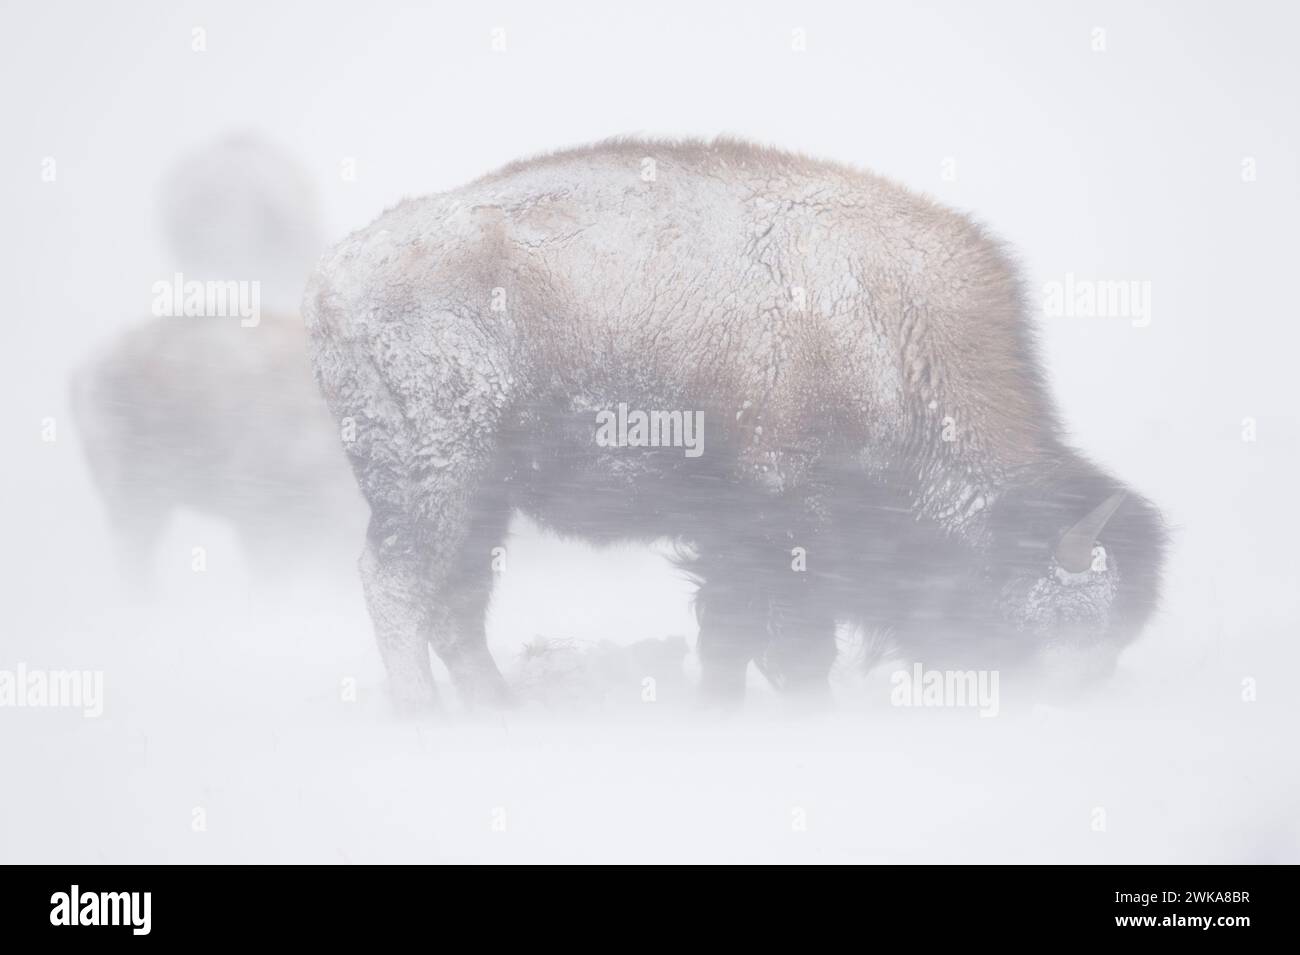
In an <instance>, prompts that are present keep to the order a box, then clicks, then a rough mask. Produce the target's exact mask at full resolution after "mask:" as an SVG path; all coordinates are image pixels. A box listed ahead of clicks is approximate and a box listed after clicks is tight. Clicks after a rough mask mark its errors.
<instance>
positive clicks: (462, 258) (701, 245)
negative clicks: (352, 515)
mask: <svg viewBox="0 0 1300 955" xmlns="http://www.w3.org/2000/svg"><path fill="white" fill-rule="evenodd" d="M304 310H305V314H306V317H307V321H308V327H309V330H310V332H311V335H312V340H313V343H314V357H315V363H316V368H317V374H318V377H319V380H320V382H321V385H322V387H323V389H324V392H325V395H326V398H327V400H328V402H329V405H330V407H331V409H332V410H333V412H334V414H335V416H336V417H337V418H339V419H341V420H344V421H349V422H351V423H352V424H353V425H354V426H355V440H353V441H351V442H349V443H348V445H347V449H348V453H349V455H350V457H351V460H352V464H353V468H354V470H355V472H356V474H357V477H358V479H359V481H360V485H361V489H362V491H363V493H364V495H365V497H366V498H367V500H368V501H369V502H370V506H371V512H372V513H371V520H370V528H369V532H368V547H367V551H366V555H365V557H364V558H363V570H362V575H363V582H364V585H365V590H366V595H367V599H368V603H369V607H370V611H371V615H372V618H373V621H374V624H375V628H376V631H377V635H378V639H379V645H380V649H381V651H382V653H383V657H384V661H385V663H386V665H387V668H388V672H389V676H390V679H391V680H392V681H393V683H394V688H395V690H396V691H397V694H398V696H399V699H401V700H403V701H405V702H417V703H418V702H424V701H431V700H432V699H433V697H434V686H433V680H432V676H431V671H430V663H429V657H428V646H429V645H430V644H431V645H432V646H433V648H434V649H435V650H436V651H437V652H438V653H439V655H440V656H441V657H442V659H443V660H444V661H445V662H446V664H447V666H448V668H449V670H450V672H451V674H452V676H453V679H454V680H455V681H456V683H457V685H458V686H459V687H460V688H461V689H462V691H463V692H465V693H467V694H468V696H469V697H470V699H485V698H486V699H491V700H501V699H504V698H505V696H506V688H505V685H504V682H503V681H502V679H501V676H500V674H499V671H498V670H497V668H496V665H495V664H494V662H493V660H492V659H491V657H490V655H489V654H488V650H487V644H486V639H485V633H484V616H485V610H486V606H487V601H488V598H489V595H490V591H491V583H492V574H491V569H490V567H491V552H492V550H493V548H494V547H496V546H497V545H499V544H500V543H501V541H502V538H503V536H504V534H505V531H506V527H507V523H508V521H509V517H510V514H511V512H512V510H515V509H518V510H521V511H523V512H525V513H527V514H529V515H530V516H532V517H533V518H535V519H536V520H538V521H540V522H541V523H542V524H543V525H544V526H547V527H550V528H552V529H554V530H555V531H557V532H559V533H561V534H565V535H570V536H574V537H578V538H583V539H587V540H591V541H594V542H597V543H600V542H608V541H613V540H622V539H653V538H661V537H677V538H682V539H684V540H686V541H688V542H689V544H690V546H689V548H685V549H686V550H688V551H689V553H690V555H691V559H690V570H691V573H692V574H693V575H694V576H695V577H696V578H697V579H698V581H699V588H700V589H699V594H698V609H699V613H700V637H699V653H700V657H701V664H702V667H703V671H702V679H703V684H704V690H705V692H706V693H707V694H708V695H709V696H711V697H713V698H715V699H721V700H728V699H733V700H734V699H736V698H738V697H739V696H740V695H741V694H742V693H743V687H744V674H745V670H746V667H747V665H748V664H749V662H750V661H751V660H752V661H755V662H757V663H758V664H759V666H760V667H761V669H762V670H763V671H764V672H765V673H766V674H767V675H768V677H769V678H770V679H771V680H772V681H773V683H775V684H776V685H777V686H779V687H782V688H785V689H788V690H792V691H796V692H800V693H812V694H819V693H821V692H823V691H824V689H825V687H826V684H827V673H828V670H829V668H830V665H831V662H832V660H833V657H834V653H835V642H834V628H835V624H836V622H837V621H853V622H857V623H860V624H864V625H867V626H869V627H872V628H874V629H876V630H878V631H882V632H885V633H887V634H888V635H889V636H890V638H891V639H892V641H893V647H892V650H893V651H894V652H896V653H897V654H898V655H901V656H903V657H909V658H912V659H916V660H920V661H922V662H924V663H925V664H926V665H929V666H945V665H960V666H985V667H992V666H997V667H1025V668H1026V669H1029V670H1036V669H1040V668H1041V667H1042V666H1043V665H1048V666H1055V667H1056V668H1057V669H1058V670H1059V669H1060V668H1061V666H1062V665H1064V666H1065V667H1066V668H1067V671H1068V672H1069V673H1070V674H1073V675H1076V676H1078V677H1079V678H1086V677H1089V676H1093V675H1096V674H1098V673H1103V672H1105V671H1106V670H1107V669H1108V668H1109V666H1110V665H1111V664H1112V663H1113V661H1114V658H1115V655H1116V653H1117V652H1118V650H1119V648H1121V647H1122V646H1123V645H1124V644H1126V643H1127V642H1129V641H1130V640H1132V639H1133V638H1134V637H1135V636H1136V635H1137V634H1138V633H1139V631H1140V629H1141V627H1142V626H1143V624H1144V622H1145V621H1146V619H1147V617H1148V616H1149V614H1150V613H1151V611H1152V609H1153V607H1154V604H1155V600H1156V590H1157V583H1158V576H1159V571H1160V564H1161V554H1162V548H1163V534H1162V529H1161V523H1160V520H1159V517H1158V515H1157V513H1156V511H1155V510H1154V509H1153V508H1152V507H1151V505H1149V504H1148V503H1147V502H1146V501H1145V500H1143V499H1142V498H1141V497H1140V496H1139V495H1137V494H1136V493H1133V492H1131V491H1129V490H1127V489H1126V488H1124V487H1123V485H1121V484H1120V483H1119V482H1118V481H1117V480H1115V479H1114V478H1112V477H1110V476H1108V475H1106V474H1104V473H1103V472H1101V471H1100V470H1099V469H1097V468H1096V467H1094V466H1093V465H1091V464H1090V463H1088V462H1087V461H1086V460H1084V459H1083V458H1082V457H1081V456H1080V455H1079V454H1077V453H1076V452H1074V451H1073V450H1071V449H1070V448H1068V447H1067V446H1066V445H1065V444H1064V443H1063V441H1062V439H1061V437H1060V428H1059V425H1058V423H1057V419H1056V415H1055V413H1054V411H1053V408H1052V404H1051V401H1050V399H1049V397H1048V393H1047V390H1046V388H1045V386H1044V382H1043V377H1042V371H1041V368H1040V365H1039V362H1038V360H1037V358H1036V355H1035V350H1034V347H1033V340H1032V334H1031V329H1030V327H1029V324H1028V322H1027V319H1026V315H1025V310H1024V308H1023V305H1022V302H1021V299H1020V295H1019V292H1018V286H1017V280H1016V277H1015V275H1014V272H1013V269H1012V267H1011V265H1010V263H1009V262H1008V260H1007V258H1006V257H1005V255H1004V254H1003V253H1002V251H1001V250H1000V248H999V247H998V245H997V244H996V243H995V242H994V241H993V240H991V239H990V238H989V237H988V236H986V235H985V234H984V233H983V232H982V231H981V230H980V229H979V227H977V226H976V225H974V224H973V223H972V222H970V221H969V220H968V219H966V218H964V217H963V216H961V215H958V214H956V213H954V212H951V211H949V210H946V209H944V208H941V207H939V206H937V205H935V204H933V203H931V202H930V201H928V200H926V199H923V198H920V197H918V196H915V195H913V194H911V193H909V192H907V191H905V190H904V189H902V188H900V187H899V186H896V185H894V184H892V183H890V182H888V181H885V180H883V179H880V178H877V177H875V176H872V175H868V174H865V173H862V172H859V171H856V170H854V169H851V168H847V167H844V166H840V165H836V164H832V163H826V162H818V161H814V160H810V159H807V158H804V157H800V156H796V155H791V154H787V153H783V152H779V151H774V150H769V149H763V148H759V147H755V146H751V145H748V144H745V143H740V142H732V141H714V142H712V143H699V142H686V143H661V142H640V141H615V142H610V143H604V144H600V145H596V146H592V147H588V148H583V149H577V150H572V151H568V152H562V153H558V154H554V155H549V156H544V157H541V158H538V159H534V160H530V161H526V162H521V163H516V164H513V165H510V166H507V167H506V168H505V169H502V170H500V171H499V172H496V173H494V174H492V175H489V176H487V177H485V178H483V179H480V180H478V181H476V182H474V183H471V184H470V185H468V186H465V187H463V188H461V189H459V190H456V191H454V192H450V193H445V194H442V195H436V196H431V197H428V198H424V199H419V200H409V201H406V202H403V203H402V204H400V205H399V206H397V207H396V208H394V209H392V210H391V211H389V212H387V213H385V214H384V215H383V216H381V217H380V218H379V219H378V220H377V221H376V222H375V223H374V224H372V225H371V226H369V227H368V228H366V229H363V230H361V231H359V232H357V233H355V234H353V235H352V236H350V237H349V238H348V239H346V240H345V241H344V242H342V243H341V244H340V245H339V246H338V247H337V248H336V249H335V250H334V251H333V252H332V253H331V254H329V255H327V256H326V257H325V258H324V259H323V261H322V263H321V265H320V266H319V268H318V271H317V274H316V276H315V278H314V280H313V281H312V283H311V284H310V285H309V287H308V290H307V293H306V297H305V300H304ZM656 411H657V412H660V414H659V415H658V416H657V418H656V420H657V421H658V422H659V423H660V424H661V425H662V424H663V423H664V422H665V421H666V422H677V421H681V422H686V421H689V422H691V423H693V424H694V425H695V426H696V429H697V431H698V432H699V433H698V434H697V435H696V436H695V438H696V441H695V445H694V446H693V447H682V446H677V447H673V446H664V442H663V441H656V440H654V439H653V438H654V437H655V436H651V437H649V438H648V437H647V435H646V434H645V433H644V432H640V431H638V430H637V428H638V426H637V425H633V427H632V428H631V429H629V428H628V427H627V426H626V421H627V420H628V419H630V418H634V417H636V416H637V415H638V414H639V415H644V416H646V417H649V416H651V415H652V413H653V412H656ZM613 414H617V415H618V416H619V418H620V421H622V422H624V423H623V424H620V426H619V427H618V428H617V429H612V430H613V432H614V434H615V437H614V439H613V440H611V429H610V428H608V427H607V425H608V423H609V421H610V416H611V415H613ZM674 416H675V417H674ZM668 434H669V438H670V440H668V442H667V444H669V445H672V444H673V443H674V440H675V439H673V438H672V436H673V435H677V436H678V437H681V436H682V434H683V431H682V430H681V429H676V428H670V429H668ZM657 437H659V438H662V437H663V434H662V433H660V434H658V435H657ZM701 438H702V440H700V439H701ZM677 443H678V444H681V443H682V442H680V441H678V442H677ZM1062 661H1064V663H1062Z"/></svg>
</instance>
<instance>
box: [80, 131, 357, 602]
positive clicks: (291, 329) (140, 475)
mask: <svg viewBox="0 0 1300 955" xmlns="http://www.w3.org/2000/svg"><path fill="white" fill-rule="evenodd" d="M162 205H163V212H164V225H165V233H166V236H167V240H168V241H167V247H168V263H167V268H166V274H167V276H168V278H167V280H165V281H162V282H160V283H159V284H158V285H157V286H155V288H156V289H159V288H161V289H165V290H168V291H170V285H171V284H172V276H173V275H174V274H175V273H176V272H180V274H181V275H182V276H184V277H185V279H186V281H187V282H199V283H203V282H211V283H213V284H214V285H216V286H217V287H218V288H219V289H222V288H224V287H225V285H226V284H227V283H228V282H229V283H235V284H239V283H243V284H244V285H245V286H246V287H254V288H255V289H256V290H257V293H258V294H257V298H256V300H257V301H258V302H259V304H264V305H265V306H266V310H265V313H264V314H263V313H261V312H260V311H259V312H258V313H257V314H251V313H250V314H243V315H240V314H202V315H194V314H171V313H169V314H161V315H155V317H152V318H149V319H147V320H145V321H143V322H140V323H138V324H136V325H135V326H133V327H131V328H129V329H127V330H125V331H123V332H121V333H120V334H118V335H116V336H115V337H114V338H113V339H112V340H111V341H110V342H108V343H107V344H106V345H105V346H104V347H103V348H102V349H101V350H99V351H98V352H97V353H96V354H95V355H94V356H93V357H92V358H91V359H90V360H89V361H87V362H86V363H85V364H83V365H82V366H80V367H79V368H77V370H76V371H75V372H74V373H73V375H72V379H71V381H70V392H71V394H70V397H71V404H72V408H73V413H74V416H75V420H76V424H77V430H78V432H79V437H80V439H81V444H82V448H83V450H84V452H85V457H86V462H87V465H88V467H89V470H90V476H91V479H92V481H93V482H94V484H95V486H96V488H97V490H98V491H99V493H100V496H101V498H102V499H103V502H104V505H105V509H106V511H107V516H108V521H109V526H110V529H111V531H112V533H113V537H114V541H115V543H116V545H117V550H118V563H119V565H120V567H121V569H122V571H123V574H124V576H125V578H126V579H127V581H128V582H129V583H130V584H131V585H132V586H133V589H136V590H137V591H140V590H144V589H145V588H146V587H147V585H148V583H149V580H150V575H149V565H150V562H151V559H152V555H153V550H154V546H155V543H156V541H157V539H158V537H159V536H160V534H161V533H162V532H163V531H164V529H165V527H166V525H167V522H168V520H169V519H170V517H171V515H172V514H173V513H174V512H175V511H176V510H177V509H178V508H182V507H183V508H189V509H192V510H195V511H198V512H201V513H204V514H206V515H209V516H214V517H217V518H220V519H224V520H226V521H228V522H230V523H231V524H232V525H233V527H234V529H235V531H236V533H237V534H238V536H239V539H240V542H241V544H242V546H243V549H244V552H245V556H246V559H247V561H248V563H249V564H250V566H251V568H252V570H253V572H254V574H255V575H257V576H258V577H259V578H267V577H270V578H273V579H281V578H284V577H286V576H291V575H292V574H293V572H294V571H296V570H301V569H303V567H304V565H309V566H318V565H320V564H321V563H323V562H322V561H320V560H318V559H319V558H324V562H328V560H329V559H330V558H331V556H333V555H334V554H335V553H336V552H338V551H339V545H338V544H337V540H338V538H339V536H340V533H341V528H342V527H344V526H346V525H347V524H348V523H349V522H351V523H354V524H355V525H356V527H357V530H356V533H360V529H361V528H362V527H364V516H363V512H364V507H363V505H362V503H361V502H360V501H359V500H358V495H357V491H356V485H355V482H354V481H353V480H352V477H351V475H350V474H349V473H348V468H347V464H346V461H345V459H344V458H343V455H342V454H341V453H340V451H339V443H338V434H337V432H336V430H335V425H334V422H333V421H332V420H331V419H330V416H329V414H328V412H327V411H326V410H325V408H324V407H322V404H321V399H320V392H319V390H318V389H317V387H316V384H315V382H314V381H313V378H312V370H311V363H310V360H309V358H308V351H307V334H306V331H305V329H304V327H303V323H302V318H301V316H300V315H299V314H298V312H297V309H298V300H299V298H300V297H301V294H302V287H303V284H304V283H305V282H306V279H307V274H308V272H309V271H310V270H311V262H312V259H313V257H314V256H315V255H316V254H317V252H318V251H319V248H320V243H321V240H320V234H321V226H320V224H319V221H318V220H319V216H318V212H317V209H316V205H315V200H314V198H313V196H312V193H311V190H310V188H309V186H308V184H307V179H306V177H305V176H304V174H303V173H302V170H301V169H300V168H299V167H298V165H297V164H296V163H295V162H294V161H293V160H292V159H291V158H289V157H288V156H286V155H285V154H284V153H282V152H281V151H279V150H278V149H276V148H275V147H273V146H272V145H270V144H268V143H266V142H264V141H263V140H261V139H260V138H256V137H252V136H249V135H237V136H234V137H230V138H226V139H223V140H220V141H217V142H215V143H212V144H209V145H206V146H204V147H203V148H201V149H200V150H198V151H197V152H195V153H193V154H191V155H189V156H187V157H185V158H184V159H182V160H181V161H180V162H179V163H177V164H176V166H175V167H174V168H173V169H172V170H171V171H170V173H169V174H168V175H167V177H166V178H165V180H164V185H163V190H162ZM254 283H255V284H254ZM234 298H235V297H233V296H232V297H231V300H230V301H227V302H226V304H233V299H234ZM157 301H158V299H155V304H156V303H157ZM168 304H169V305H172V306H175V305H176V304H177V303H175V302H169V303H168ZM243 304H248V302H247V301H245V302H244V303H243ZM354 515H361V516H354ZM353 547H354V545H351V544H349V545H348V548H349V550H351V549H352V548H353ZM187 557H188V555H187ZM349 557H350V554H349ZM324 565H325V566H328V563H324ZM344 566H345V567H346V566H347V565H346V564H344Z"/></svg>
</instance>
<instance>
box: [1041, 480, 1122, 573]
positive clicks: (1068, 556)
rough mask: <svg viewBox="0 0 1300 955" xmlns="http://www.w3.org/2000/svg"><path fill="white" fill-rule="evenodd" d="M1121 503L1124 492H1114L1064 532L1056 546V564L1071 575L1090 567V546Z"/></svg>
mask: <svg viewBox="0 0 1300 955" xmlns="http://www.w3.org/2000/svg"><path fill="white" fill-rule="evenodd" d="M1122 503H1124V492H1123V491H1116V492H1115V493H1114V494H1112V495H1111V496H1110V497H1108V498H1106V500H1104V501H1102V502H1101V503H1100V504H1098V505H1097V506H1096V507H1095V508H1093V510H1092V511H1090V512H1089V514H1088V516H1087V517H1085V518H1084V519H1083V520H1081V521H1079V523H1077V524H1075V525H1074V526H1073V527H1071V528H1070V529H1069V530H1068V531H1066V532H1065V536H1064V537H1062V538H1061V543H1059V544H1057V545H1056V562H1057V563H1058V564H1060V565H1061V566H1062V567H1064V568H1065V569H1066V570H1068V571H1069V572H1070V573H1072V574H1081V573H1083V572H1084V571H1085V570H1087V569H1088V568H1089V567H1091V566H1092V545H1093V543H1094V542H1095V541H1096V540H1097V537H1098V535H1100V534H1101V529H1102V528H1103V527H1105V526H1106V522H1107V521H1108V520H1110V519H1111V518H1112V517H1114V516H1115V512H1116V511H1117V510H1118V509H1119V506H1120V504H1122Z"/></svg>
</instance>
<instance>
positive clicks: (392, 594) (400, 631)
mask: <svg viewBox="0 0 1300 955" xmlns="http://www.w3.org/2000/svg"><path fill="white" fill-rule="evenodd" d="M509 519H510V510H509V507H508V506H507V505H506V502H505V500H504V495H501V494H498V493H495V491H491V490H488V491H484V492H482V493H480V494H477V495H475V496H474V498H473V499H472V502H471V504H470V505H469V506H468V507H467V508H465V509H464V511H463V513H462V514H460V515H458V519H455V520H449V521H446V522H444V523H442V524H441V525H439V526H437V527H436V528H434V527H430V526H427V525H420V524H410V523H406V522H404V521H402V520H398V521H396V522H394V521H393V520H391V519H388V520H386V519H384V518H383V517H382V516H375V517H372V518H371V522H370V529H369V530H368V532H367V539H366V550H365V553H364V554H363V555H362V559H361V580H362V586H363V588H364V590H365V594H366V603H367V606H368V608H369V610H370V616H371V619H372V621H373V622H374V625H375V634H376V637H377V638H378V642H379V650H380V654H381V655H382V657H383V660H384V666H385V668H386V669H387V671H388V676H389V683H390V687H391V689H392V693H393V696H394V700H395V702H396V703H397V706H398V708H399V709H400V710H403V711H406V712H410V711H418V710H421V709H425V708H427V707H430V706H432V705H435V704H436V700H437V692H436V689H435V687H434V680H433V672H432V669H431V667H430V663H429V649H430V647H432V648H433V650H435V651H436V652H437V654H438V656H439V658H441V660H442V661H443V663H444V664H446V666H447V670H448V672H449V673H450V674H451V678H452V682H453V683H454V684H455V686H456V689H457V691H458V693H459V694H460V696H461V698H462V700H463V702H464V703H465V704H466V706H469V707H474V706H476V705H480V704H487V705H490V706H501V705H505V704H507V703H508V702H509V691H508V690H507V687H506V683H505V680H504V679H503V677H502V676H501V672H500V670H498V669H497V665H496V663H495V661H494V660H493V659H492V655H491V654H490V653H489V652H488V645H487V631H486V626H485V624H486V617H487V605H488V601H489V599H490V598H491V595H492V586H493V582H494V573H493V562H494V560H495V558H496V554H495V553H494V549H495V548H496V547H498V546H500V544H501V543H502V542H503V541H504V539H505V535H506V530H507V528H508V525H509Z"/></svg>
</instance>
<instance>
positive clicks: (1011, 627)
mask: <svg viewBox="0 0 1300 955" xmlns="http://www.w3.org/2000/svg"><path fill="white" fill-rule="evenodd" d="M1099 490H1101V489H1100V488H1099V487H1098V486H1097V484H1096V483H1094V482H1093V481H1086V482H1083V483H1082V486H1080V485H1073V486H1068V489H1065V490H1063V489H1062V486H1061V485H1057V486H1056V487H1055V488H1053V489H1051V490H1047V489H1041V491H1042V492H1040V493H1033V494H1029V495H1025V496H1023V497H1021V498H1019V499H1018V500H1016V501H1014V502H1012V503H1011V504H1010V506H1009V507H1008V508H1007V509H1006V510H1005V511H1004V512H1003V514H1002V515H1001V520H1000V522H999V525H1000V526H998V527H997V528H996V530H995V534H996V536H997V543H996V544H995V545H994V547H993V549H992V555H993V558H994V560H993V567H992V568H991V574H992V576H993V579H994V583H995V588H994V592H995V593H996V600H997V603H998V607H997V615H998V616H999V617H1000V618H1001V620H1002V624H1001V626H1002V628H1003V629H1004V631H1009V632H1010V633H1012V634H1015V635H1016V636H1015V638H1014V639H1015V642H1016V643H1017V644H1019V645H1021V646H1022V647H1023V648H1025V649H1026V650H1028V651H1032V653H1033V654H1034V655H1035V656H1036V657H1037V658H1038V660H1039V662H1040V663H1041V665H1042V667H1043V670H1044V674H1045V675H1046V676H1047V677H1049V678H1050V679H1051V680H1052V681H1053V682H1059V683H1064V684H1070V685H1074V684H1079V683H1084V682H1087V681H1089V680H1091V679H1094V678H1097V677H1099V676H1104V675H1105V674H1107V673H1108V672H1110V670H1111V669H1113V667H1114V664H1115V661H1116V659H1117V657H1118V654H1119V651H1120V649H1121V648H1122V647H1123V646H1124V645H1125V644H1127V643H1128V642H1129V641H1130V640H1132V639H1133V638H1134V637H1135V636H1136V635H1137V633H1138V631H1139V630H1140V629H1141V627H1142V625H1143V623H1145V621H1146V618H1147V617H1148V616H1149V614H1150V612H1151V609H1152V608H1153V607H1154V604H1155V598H1156V585H1157V577H1158V573H1159V563H1160V552H1161V548H1162V544H1163V534H1162V531H1161V529H1160V525H1159V518H1158V516H1156V514H1155V511H1154V509H1153V508H1151V506H1150V505H1149V504H1147V503H1146V502H1145V501H1143V500H1141V498H1139V497H1138V496H1137V495H1133V494H1130V493H1128V492H1126V491H1124V490H1114V489H1113V485H1112V487H1111V488H1110V489H1109V493H1104V494H1102V493H1098V491H1099ZM1089 497H1090V498H1091V500H1090V501H1088V500H1087V499H1088V498H1089Z"/></svg>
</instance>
